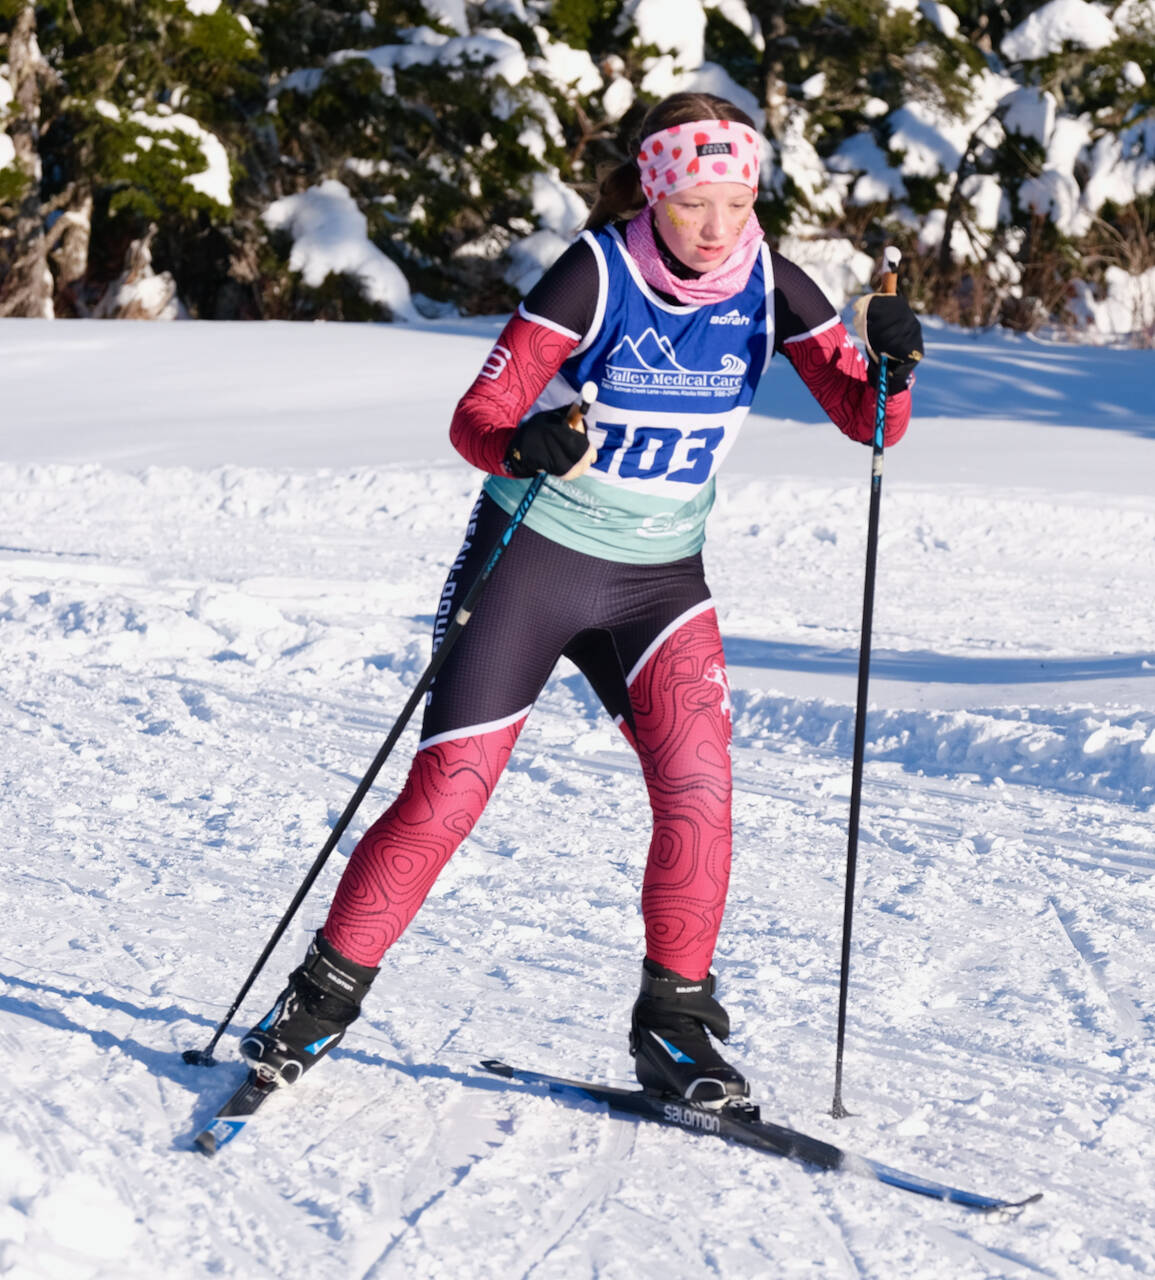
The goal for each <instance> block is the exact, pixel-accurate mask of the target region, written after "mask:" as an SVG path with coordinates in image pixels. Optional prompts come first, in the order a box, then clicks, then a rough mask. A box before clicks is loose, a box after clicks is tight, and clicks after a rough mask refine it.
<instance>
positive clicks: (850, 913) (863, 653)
mask: <svg viewBox="0 0 1155 1280" xmlns="http://www.w3.org/2000/svg"><path fill="white" fill-rule="evenodd" d="M899 258H900V255H899V251H898V250H897V249H896V248H894V247H893V246H891V247H888V248H887V249H886V251H885V253H884V254H883V277H882V292H883V293H897V292H898V263H899ZM887 359H888V357H887V356H886V355H885V354H883V353H882V352H879V356H878V398H877V401H876V402H875V408H874V446H873V449H872V452H871V463H870V515H869V518H868V520H867V527H866V577H865V582H864V584H863V590H862V638H861V641H860V643H859V647H858V702H857V706H856V708H855V713H854V763H853V766H852V768H851V776H850V822H849V830H848V838H847V851H846V901H845V903H844V905H843V911H842V967H841V972H840V973H839V978H838V1047H837V1051H836V1054H835V1064H834V1102H833V1104H832V1105H831V1108H830V1114H831V1115H832V1116H834V1117H835V1118H836V1119H842V1118H843V1117H844V1116H848V1115H850V1112H849V1111H847V1109H846V1107H845V1106H844V1105H843V1102H842V1054H843V1049H844V1048H845V1044H846V1001H847V993H848V991H849V987H850V933H851V926H852V924H853V921H854V880H855V875H856V873H857V870H858V821H859V814H860V812H861V809H862V761H863V756H864V755H865V754H866V694H867V687H868V685H869V683H870V630H871V623H872V620H873V617H874V578H875V568H876V566H877V563H878V515H879V508H880V506H881V503H882V452H883V439H884V435H885V427H886V375H887V367H886V362H887Z"/></svg>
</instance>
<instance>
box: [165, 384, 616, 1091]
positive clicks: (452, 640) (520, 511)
mask: <svg viewBox="0 0 1155 1280" xmlns="http://www.w3.org/2000/svg"><path fill="white" fill-rule="evenodd" d="M597 392H598V389H597V386H596V384H595V383H593V382H586V383H583V385H582V389H581V402H580V403H579V404H577V405H575V406H574V407H573V409H571V410H570V425H571V426H573V427H575V428H576V427H577V425H578V423H580V421H581V419H582V417H583V416H584V415H585V414H586V412H587V411H588V410H589V408H590V405H592V404H593V402H594V401H595V400H596V399H597ZM546 479H547V475H546V472H544V471H539V472H538V473H537V475H535V476H534V478H533V479H532V480H531V481H530V484H529V488H528V489H526V491H525V494H524V495H523V496H522V499H521V501H520V502H519V503H518V505H517V510H516V511H514V513H513V515H511V516H510V517H509V523H508V524H507V525H506V526H505V528H504V529H503V530H502V532H501V536H500V537H499V538H498V540H497V543H496V544H495V546H494V548H493V550H492V551H491V552H490V553H489V558H488V559H487V560H486V562H485V564H484V565H483V566H482V568H481V572H480V573H479V574H478V575H477V578H476V580H475V581H474V583H473V585H472V586H471V587H470V588H469V591H468V592H467V593H466V595H465V598H464V600H462V602H461V604H460V606H459V607H458V610H457V612H456V613H455V614H454V616H453V621H452V622H451V623H450V624H449V626H448V627H447V628H446V629H445V635H444V636H443V637H442V639H441V643H440V644H439V645H438V646H437V649H436V651H435V652H434V654H433V657H432V658H431V659H430V662H429V665H428V666H427V667H426V668H425V670H424V671H423V672H422V673H421V678H420V679H419V680H418V681H417V684H416V686H415V687H414V689H413V692H412V693H411V694H410V695H409V700H408V701H407V702H406V703H405V706H404V707H403V708H402V710H401V714H400V715H399V716H398V717H397V720H396V721H395V722H394V725H393V728H392V729H390V730H389V736H388V737H387V738H386V739H385V741H384V742H383V743H382V744H381V749H380V750H379V751H378V752H377V754H376V756H375V757H374V758H373V763H372V764H371V765H370V766H369V768H368V770H367V771H366V773H365V776H364V777H363V778H362V779H361V781H360V782H359V783H358V784H357V789H356V791H354V792H353V795H352V798H351V799H350V800H349V803H348V804H347V805H346V806H345V810H344V812H343V813H342V814H341V816H340V817H339V818H338V819H337V821H336V823H335V824H334V826H333V829H332V831H330V832H329V838H328V839H327V840H326V841H325V844H324V846H323V847H322V849H321V852H320V853H318V854H317V856H316V858H315V859H314V861H313V865H312V866H311V867H310V868H309V870H308V873H307V874H306V876H305V878H304V880H302V881H301V885H300V888H299V889H298V890H297V892H296V893H295V894H294V895H293V900H292V902H290V903H289V907H288V910H287V911H286V912H285V914H284V915H283V916H282V917H281V919H280V922H279V923H278V924H277V927H276V928H275V929H274V930H273V936H272V937H271V938H270V939H269V940H268V942H267V943H265V949H264V950H263V951H262V952H261V954H260V956H258V958H257V962H256V964H255V965H253V967H252V970H251V971H250V973H249V976H248V977H247V978H246V979H245V980H244V982H243V983H242V984H241V989H240V990H239V991H238V992H237V995H236V999H235V1000H234V1001H233V1002H232V1004H231V1005H230V1006H229V1011H228V1013H226V1014H225V1016H224V1018H223V1020H222V1021H221V1023H220V1025H219V1026H218V1027H217V1029H216V1031H215V1032H214V1033H213V1038H212V1039H211V1040H210V1041H209V1042H208V1044H207V1045H206V1046H205V1047H204V1048H203V1049H186V1050H185V1051H184V1053H183V1054H182V1055H181V1056H182V1057H183V1058H184V1060H185V1062H188V1063H191V1064H192V1065H193V1066H198V1067H215V1066H216V1059H215V1058H214V1057H213V1050H214V1049H215V1048H216V1047H217V1042H218V1041H219V1040H220V1038H221V1036H222V1035H224V1033H225V1029H226V1028H227V1027H228V1025H229V1023H230V1022H232V1020H233V1015H234V1014H235V1013H236V1012H237V1010H238V1009H239V1008H240V1007H241V1002H242V1001H243V1000H244V998H245V996H247V995H248V994H249V990H250V988H251V987H252V985H253V983H254V982H255V981H256V980H257V976H258V975H259V974H260V972H261V970H262V969H263V968H264V967H265V964H266V962H267V961H268V959H269V956H271V955H272V953H273V950H274V948H275V947H276V945H277V943H278V942H280V940H281V938H282V936H283V935H284V932H285V930H286V929H287V928H288V927H289V922H290V921H291V920H292V918H293V917H294V916H295V915H296V914H297V910H298V908H299V907H300V905H301V903H302V902H304V900H305V896H306V895H307V894H308V892H309V890H310V889H311V888H312V887H313V883H314V881H315V880H316V879H317V877H318V876H319V875H320V874H321V868H322V867H323V866H324V865H325V863H326V862H327V861H328V859H329V855H330V854H331V853H332V852H333V850H334V849H335V848H336V847H337V842H338V841H339V840H340V839H341V837H342V836H343V835H344V834H345V830H346V828H347V827H348V826H349V823H350V822H352V821H353V817H354V815H355V814H356V812H357V810H358V808H359V807H360V805H361V801H362V800H364V798H365V796H366V795H367V794H368V791H369V788H370V787H372V785H373V783H374V782H375V781H376V778H377V775H378V773H380V772H381V767H382V766H383V765H384V763H385V761H386V760H387V759H388V758H389V755H390V753H391V752H392V750H393V748H394V747H395V746H396V745H397V740H398V738H400V737H401V734H402V733H403V732H404V729H405V726H406V725H407V724H408V723H409V718H410V716H412V714H413V712H414V710H415V709H416V707H417V704H418V703H419V702H420V701H421V699H422V698H423V697H424V696H425V694H426V693H427V692H428V690H429V686H430V685H431V684H432V683H433V681H434V678H435V677H436V675H437V673H438V672H439V671H440V670H441V668H442V666H444V664H445V660H446V658H448V657H449V654H450V651H451V650H452V649H453V646H454V645H455V644H456V643H457V638H458V636H460V635H461V633H462V631H464V630H465V626H466V623H468V622H469V619H470V618H471V617H472V616H473V612H474V610H475V609H476V608H477V602H478V600H479V599H480V598H481V593H482V592H483V591H484V589H485V584H486V583H487V582H488V581H489V578H490V575H491V574H492V573H493V571H494V569H495V568H496V567H497V562H498V561H499V560H500V559H501V557H502V555H503V553H504V552H505V549H506V547H507V546H509V543H510V539H511V538H512V537H513V535H514V534H515V533H516V532H517V529H518V526H519V525H520V524H521V523H522V521H523V520H524V519H525V517H526V513H527V512H528V511H529V509H530V507H532V506H533V502H534V499H535V498H536V497H537V495H538V493H539V492H540V491H541V487H542V485H543V484H544V483H545V481H546Z"/></svg>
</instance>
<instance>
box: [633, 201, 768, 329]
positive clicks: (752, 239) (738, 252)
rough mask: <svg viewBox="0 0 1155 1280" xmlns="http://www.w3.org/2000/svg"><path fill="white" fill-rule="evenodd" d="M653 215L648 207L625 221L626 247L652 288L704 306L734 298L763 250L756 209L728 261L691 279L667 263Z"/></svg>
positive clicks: (747, 278) (693, 304)
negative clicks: (679, 273)
mask: <svg viewBox="0 0 1155 1280" xmlns="http://www.w3.org/2000/svg"><path fill="white" fill-rule="evenodd" d="M652 219H653V215H652V213H651V211H650V210H649V209H648V208H646V209H643V210H642V211H641V213H639V214H638V215H637V216H636V217H634V218H631V219H630V221H629V222H628V223H626V248H627V249H628V250H629V251H630V257H631V258H633V259H634V261H635V262H636V263H637V264H638V266H639V268H640V269H641V272H642V279H643V280H645V282H646V283H647V284H648V285H650V286H651V288H654V289H657V290H658V292H659V293H667V294H669V295H670V296H671V297H674V298H677V300H678V301H679V302H684V303H687V304H688V305H690V306H696V307H704V306H711V305H712V304H713V303H715V302H722V301H724V300H725V299H726V298H732V297H733V296H734V294H736V293H741V292H742V290H743V289H744V288H745V287H746V282H747V281H748V280H749V279H750V272H751V271H753V270H754V263H755V262H757V261H758V255H759V253H761V252H762V228H761V226H760V225H759V222H758V219H757V218H756V217H755V216H754V212H753V210H751V212H750V217H749V218H748V219H747V220H746V225H745V226H744V227H743V228H742V234H741V236H739V238H738V243H737V244H736V245H735V246H734V251H733V253H731V254H730V256H729V257H728V258H727V259H726V261H725V262H722V263H719V264H718V266H716V267H715V268H714V269H713V271H706V272H703V273H702V275H700V276H696V277H695V278H693V279H690V280H683V279H682V278H681V276H676V275H674V273H673V272H672V271H671V270H670V268H669V267H668V266H666V263H665V261H664V260H663V258H662V251H661V249H659V248H658V243H657V241H656V240H655V238H654V224H653V220H652Z"/></svg>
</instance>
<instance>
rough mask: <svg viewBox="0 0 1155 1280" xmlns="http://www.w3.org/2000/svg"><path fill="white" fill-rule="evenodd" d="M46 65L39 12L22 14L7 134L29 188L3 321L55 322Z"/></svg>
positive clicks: (10, 248)
mask: <svg viewBox="0 0 1155 1280" xmlns="http://www.w3.org/2000/svg"><path fill="white" fill-rule="evenodd" d="M42 63H43V59H42V58H41V56H40V46H39V44H38V43H37V41H36V11H35V9H34V7H33V6H32V5H30V4H29V5H25V6H24V8H23V9H21V10H20V14H19V16H18V17H17V19H16V22H15V25H14V26H13V29H12V34H11V36H10V37H9V39H8V79H9V82H10V83H11V85H12V99H13V100H12V106H11V108H10V116H11V123H10V124H9V126H8V133H9V135H10V136H11V138H12V145H13V147H14V148H15V151H16V161H15V163H16V167H17V168H18V169H19V170H20V172H21V173H22V174H23V175H24V179H25V182H26V183H27V186H26V187H25V190H24V194H23V196H22V197H21V200H20V204H19V206H18V207H17V210H16V214H15V216H14V217H13V219H12V221H11V223H10V228H9V229H10V235H9V238H8V241H7V254H6V258H7V261H6V262H5V263H4V266H3V275H2V276H0V316H30V317H36V318H42V319H49V320H50V319H51V318H52V315H53V310H52V273H51V271H49V269H48V245H47V241H46V239H45V235H44V214H43V211H42V209H41V204H40V178H41V169H40V77H41V69H42Z"/></svg>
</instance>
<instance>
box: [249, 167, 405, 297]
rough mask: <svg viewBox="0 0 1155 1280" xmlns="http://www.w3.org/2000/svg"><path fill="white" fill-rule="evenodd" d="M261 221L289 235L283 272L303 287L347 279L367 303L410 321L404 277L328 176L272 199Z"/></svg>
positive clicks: (344, 190) (351, 202)
mask: <svg viewBox="0 0 1155 1280" xmlns="http://www.w3.org/2000/svg"><path fill="white" fill-rule="evenodd" d="M262 217H263V219H264V223H265V225H266V226H267V227H269V228H270V230H274V231H285V232H288V234H289V235H290V236H292V238H293V248H292V252H291V254H290V257H289V269H290V270H292V271H299V272H300V273H301V276H302V278H303V279H304V281H305V283H306V284H308V285H311V286H312V287H313V288H318V287H319V286H320V285H322V284H323V283H324V282H325V280H326V278H327V277H328V276H329V275H351V276H353V277H354V278H355V279H357V280H358V281H359V282H360V284H361V287H362V288H363V290H364V292H365V296H366V297H367V298H369V299H370V301H372V302H376V303H379V304H380V305H381V306H384V307H388V308H389V310H390V311H391V312H392V313H393V315H394V316H395V317H397V318H399V319H406V320H413V319H416V317H417V313H416V311H415V309H414V307H413V302H412V299H411V298H410V296H409V285H408V283H407V282H406V279H405V276H404V275H403V274H402V272H401V269H400V267H398V266H397V265H396V264H395V263H394V262H392V261H391V260H390V259H389V258H387V257H386V256H385V255H384V254H383V253H382V252H381V250H380V249H378V248H377V246H376V245H375V244H373V242H372V241H371V240H370V239H369V234H368V222H367V221H366V219H365V215H364V214H363V213H362V212H361V210H360V209H359V208H358V207H357V204H356V201H354V199H353V197H352V195H350V193H349V189H348V188H347V187H346V186H345V185H344V183H341V182H338V181H336V179H334V178H328V179H326V180H325V181H324V182H322V183H321V184H320V185H319V186H316V187H311V188H310V189H309V190H308V191H302V192H300V193H299V194H298V195H293V196H285V197H284V198H283V199H280V200H277V201H274V203H273V204H271V205H269V207H268V208H267V209H266V210H265V212H264V214H263V215H262Z"/></svg>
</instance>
